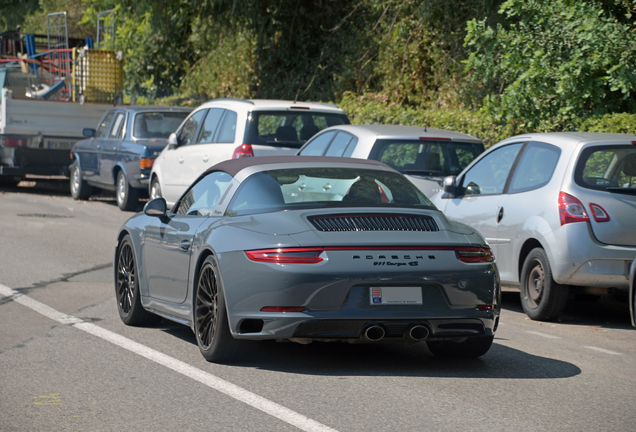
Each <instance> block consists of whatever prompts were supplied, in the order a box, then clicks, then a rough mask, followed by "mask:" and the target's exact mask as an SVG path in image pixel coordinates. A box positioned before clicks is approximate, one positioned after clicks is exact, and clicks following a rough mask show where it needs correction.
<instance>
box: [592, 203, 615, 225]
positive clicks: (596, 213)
mask: <svg viewBox="0 0 636 432" xmlns="http://www.w3.org/2000/svg"><path fill="white" fill-rule="evenodd" d="M590 210H592V216H593V217H594V220H595V221H596V222H608V221H609V220H610V217H609V214H608V213H607V212H606V211H605V209H604V208H603V207H601V206H600V205H598V204H594V203H590Z"/></svg>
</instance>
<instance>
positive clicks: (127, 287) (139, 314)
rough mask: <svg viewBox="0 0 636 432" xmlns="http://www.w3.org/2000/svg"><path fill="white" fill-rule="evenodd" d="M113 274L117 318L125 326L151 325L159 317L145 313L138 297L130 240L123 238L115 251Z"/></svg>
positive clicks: (135, 264) (137, 281)
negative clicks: (115, 260)
mask: <svg viewBox="0 0 636 432" xmlns="http://www.w3.org/2000/svg"><path fill="white" fill-rule="evenodd" d="M115 265H116V269H115V271H116V274H115V297H116V298H117V309H118V310H119V316H120V318H121V320H122V321H123V322H124V324H126V325H130V326H139V325H148V324H152V323H153V322H154V321H157V320H158V319H159V317H157V316H156V315H153V314H152V313H150V312H148V311H146V310H145V309H144V308H143V306H142V305H141V298H140V297H139V279H138V274H139V272H138V271H137V261H136V259H135V253H134V251H133V248H132V239H131V238H130V236H128V235H127V236H125V237H124V238H123V239H122V241H121V243H120V246H119V249H118V250H117V262H116V263H115Z"/></svg>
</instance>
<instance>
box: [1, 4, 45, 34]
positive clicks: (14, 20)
mask: <svg viewBox="0 0 636 432" xmlns="http://www.w3.org/2000/svg"><path fill="white" fill-rule="evenodd" d="M37 9H38V0H0V33H2V32H5V31H7V30H15V28H16V27H17V26H18V25H22V24H23V23H24V18H25V16H26V15H28V14H29V13H31V12H33V11H35V10H37Z"/></svg>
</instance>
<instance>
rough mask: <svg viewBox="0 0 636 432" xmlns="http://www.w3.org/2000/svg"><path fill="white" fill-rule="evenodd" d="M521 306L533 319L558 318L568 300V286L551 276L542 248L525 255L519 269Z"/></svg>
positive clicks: (550, 269) (546, 257)
mask: <svg viewBox="0 0 636 432" xmlns="http://www.w3.org/2000/svg"><path fill="white" fill-rule="evenodd" d="M520 296H521V306H522V307H523V310H524V312H525V313H526V315H528V316H529V317H530V318H531V319H533V320H538V321H547V320H551V319H555V318H558V317H559V315H561V313H562V312H563V310H564V309H565V305H566V303H567V300H568V287H567V286H565V285H559V284H558V283H556V282H555V280H554V279H553V278H552V268H551V267H550V263H549V261H548V256H547V254H546V253H545V251H544V250H543V249H542V248H535V249H533V250H532V251H530V253H529V254H528V256H527V257H526V260H525V261H524V263H523V267H522V269H521V286H520Z"/></svg>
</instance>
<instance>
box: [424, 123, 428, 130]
mask: <svg viewBox="0 0 636 432" xmlns="http://www.w3.org/2000/svg"><path fill="white" fill-rule="evenodd" d="M427 128H428V124H425V125H424V132H428V130H427Z"/></svg>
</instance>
